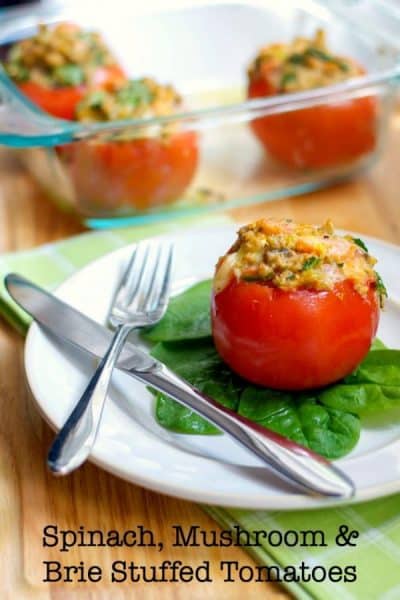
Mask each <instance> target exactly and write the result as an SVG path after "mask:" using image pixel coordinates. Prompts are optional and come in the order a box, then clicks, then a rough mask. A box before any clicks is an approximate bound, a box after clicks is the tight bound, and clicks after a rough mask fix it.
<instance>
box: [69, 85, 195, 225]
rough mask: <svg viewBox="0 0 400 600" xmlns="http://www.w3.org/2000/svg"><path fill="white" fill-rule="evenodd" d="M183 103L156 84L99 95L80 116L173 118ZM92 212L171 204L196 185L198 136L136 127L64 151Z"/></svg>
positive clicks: (84, 104) (82, 106)
mask: <svg viewBox="0 0 400 600" xmlns="http://www.w3.org/2000/svg"><path fill="white" fill-rule="evenodd" d="M181 106H182V101H181V98H180V96H179V95H178V94H177V93H176V91H175V90H174V89H173V87H172V86H169V85H160V84H158V83H157V82H156V81H154V80H153V79H150V78H144V79H136V80H131V81H127V82H125V83H124V84H123V85H121V86H119V87H117V88H115V89H114V90H108V91H106V90H96V91H93V92H91V93H89V94H87V95H86V96H85V98H84V99H83V100H82V101H81V102H80V103H79V105H78V106H77V110H76V119H77V120H79V121H82V122H106V121H119V120H124V119H143V118H152V117H163V116H169V115H173V114H174V113H176V112H177V111H179V110H180V109H181ZM58 152H59V155H60V157H61V159H62V161H63V163H64V165H65V167H66V168H67V171H68V174H69V176H70V179H71V181H72V183H73V185H74V188H75V190H76V194H77V196H78V197H79V198H80V199H81V202H82V204H84V209H85V210H86V212H88V213H90V212H91V211H96V212H97V213H98V212H99V211H100V212H101V211H103V212H104V213H105V214H107V212H115V211H119V212H120V213H121V214H124V213H129V212H132V209H134V210H138V211H146V210H149V209H152V208H154V207H158V206H163V205H167V204H170V203H171V202H173V201H174V200H176V199H178V198H179V197H180V196H181V195H182V194H183V193H184V191H185V190H186V188H187V187H188V186H189V184H190V183H191V181H192V179H193V177H194V174H195V172H196V167H197V162H198V143H197V135H196V133H194V132H192V131H184V130H182V129H181V128H180V126H179V124H178V123H171V124H165V125H160V124H155V125H154V124H153V125H149V126H143V127H141V128H140V129H138V128H135V127H131V128H128V127H127V128H126V129H125V128H124V129H122V130H121V129H120V130H118V132H117V133H116V134H113V135H112V136H109V137H108V138H107V135H105V136H101V137H100V138H98V139H94V140H88V141H86V140H85V141H80V142H76V143H73V144H70V145H68V146H64V147H61V148H59V150H58Z"/></svg>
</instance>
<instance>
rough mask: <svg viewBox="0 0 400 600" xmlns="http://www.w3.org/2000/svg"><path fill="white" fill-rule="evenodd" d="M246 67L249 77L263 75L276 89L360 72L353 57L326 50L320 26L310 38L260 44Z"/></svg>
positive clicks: (292, 88) (309, 85)
mask: <svg viewBox="0 0 400 600" xmlns="http://www.w3.org/2000/svg"><path fill="white" fill-rule="evenodd" d="M248 71H249V76H250V78H251V79H252V78H254V77H265V78H266V79H267V80H268V81H269V83H270V84H271V85H272V87H273V88H274V89H275V90H277V93H287V92H296V91H301V90H308V89H311V88H317V87H323V86H326V85H332V84H335V83H340V82H341V81H345V80H346V79H349V78H350V77H355V76H357V75H361V74H362V73H363V69H362V68H361V67H360V66H359V65H358V64H357V63H356V62H355V61H353V60H351V59H349V58H346V57H343V56H338V55H335V54H332V53H331V52H330V51H329V49H328V48H327V44H326V39H325V32H324V31H323V30H322V29H319V30H317V32H316V34H315V36H314V37H313V38H310V39H309V38H304V37H297V38H295V39H294V40H293V41H292V42H290V43H288V44H269V45H268V46H265V47H264V48H261V50H260V52H259V53H258V56H257V57H256V59H255V60H254V61H253V62H252V64H251V65H250V67H249V70H248Z"/></svg>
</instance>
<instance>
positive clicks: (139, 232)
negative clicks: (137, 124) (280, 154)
mask: <svg viewBox="0 0 400 600" xmlns="http://www.w3.org/2000/svg"><path fill="white" fill-rule="evenodd" d="M207 221H208V220H207V219H204V218H202V219H201V225H204V224H207ZM228 221H229V219H228V217H224V216H220V217H215V216H214V217H212V218H211V219H210V221H209V223H213V224H221V223H223V222H228ZM190 225H193V218H191V219H180V220H179V221H178V222H176V223H175V225H171V223H161V224H157V225H150V226H149V225H148V226H143V227H135V228H129V229H125V230H121V229H119V230H116V231H102V232H96V233H87V234H83V235H80V236H77V237H75V238H71V239H68V240H65V241H60V242H57V243H55V244H49V245H45V246H41V247H39V248H36V249H34V250H30V251H25V252H19V253H15V254H5V255H3V256H1V257H0V276H1V281H2V282H3V278H4V275H6V274H7V273H9V272H10V271H16V272H18V273H21V274H23V275H25V276H26V277H28V278H30V279H32V280H33V281H35V282H36V283H38V284H39V285H42V286H45V287H47V288H48V289H52V288H55V287H56V286H57V285H59V284H60V283H61V282H62V281H63V280H64V279H65V278H66V277H68V275H70V274H71V273H73V272H74V271H75V270H76V269H79V268H80V267H82V266H84V265H85V264H86V263H88V262H89V261H91V260H93V259H95V258H97V257H99V256H101V255H103V254H105V253H107V252H110V251H112V250H115V249H117V248H119V247H122V246H123V245H125V244H127V243H130V242H133V241H136V240H138V239H141V238H144V237H148V236H150V235H156V234H160V233H163V232H164V231H168V232H171V230H174V228H176V229H179V228H181V227H182V226H185V227H189V226H190ZM0 313H1V314H2V315H3V316H4V317H5V318H6V319H7V320H8V321H9V322H10V323H11V324H12V325H13V326H14V327H15V328H17V329H18V330H19V331H20V332H21V333H25V331H26V329H27V326H28V324H29V320H28V318H27V316H26V315H25V314H24V313H23V312H22V311H21V310H20V309H18V307H16V305H15V304H14V303H13V302H12V300H11V298H10V297H9V296H8V294H7V292H6V290H5V288H4V284H3V283H1V286H0ZM203 508H204V510H206V512H207V513H208V514H210V515H211V516H212V517H213V518H214V519H215V520H216V521H217V522H218V523H219V524H220V525H221V526H222V527H223V528H224V529H233V528H235V527H240V528H241V529H245V530H246V531H248V532H253V531H258V530H265V531H271V530H279V531H281V532H285V531H289V530H295V531H302V530H305V529H313V530H318V529H320V530H322V531H323V532H324V534H325V537H326V540H325V541H326V544H327V546H325V547H315V548H312V547H290V546H284V545H281V546H275V545H269V544H268V543H266V542H263V543H261V544H260V545H258V546H253V547H250V548H246V550H248V551H249V552H250V553H251V554H252V556H253V557H254V558H255V559H256V561H257V563H259V564H260V565H267V566H272V565H276V566H278V567H279V568H280V573H281V575H280V578H283V576H284V574H285V573H286V577H287V573H288V570H287V567H288V566H289V565H293V566H294V567H296V568H297V574H298V575H300V571H299V567H300V566H301V563H302V561H303V562H304V565H305V570H303V573H304V574H305V575H306V577H307V575H309V574H310V572H311V570H312V569H314V573H315V578H316V579H318V580H319V579H322V578H323V575H324V573H327V572H328V570H329V569H330V568H332V567H333V566H338V567H342V569H344V568H345V567H350V571H351V567H352V566H355V569H356V577H357V579H356V581H353V582H346V583H343V581H342V582H340V583H338V582H336V583H333V582H330V581H329V579H326V580H325V581H320V582H315V581H309V582H307V581H298V582H296V581H294V582H292V581H286V582H285V581H282V583H283V585H285V586H286V587H287V588H288V589H289V590H290V591H291V592H292V594H293V595H294V596H295V597H296V598H300V599H310V598H315V599H317V600H356V599H357V600H400V515H399V509H400V495H397V496H392V497H389V498H384V499H379V500H375V501H372V502H368V503H364V504H360V505H358V506H347V507H338V508H326V509H319V510H313V511H306V512H304V511H290V512H285V511H254V510H239V509H224V508H216V507H209V506H204V507H203ZM342 525H345V526H347V527H348V528H349V530H357V531H358V532H359V538H358V539H357V540H356V542H357V545H356V546H354V547H350V546H348V547H340V546H337V545H336V543H335V538H336V536H337V534H338V532H339V528H340V526H342ZM245 565H246V560H245V558H244V559H243V561H242V563H241V565H240V566H242V567H243V566H245ZM285 568H286V571H285ZM291 571H292V576H291V578H292V579H293V569H291ZM249 573H250V570H249V569H244V571H243V573H242V574H243V577H244V578H245V579H246V578H249V577H250V575H249ZM334 573H336V576H337V573H338V571H337V570H334ZM234 577H237V573H234ZM227 585H229V584H227ZM227 592H228V593H229V587H227ZM262 593H263V584H262V583H260V594H262Z"/></svg>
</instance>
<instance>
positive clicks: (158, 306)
mask: <svg viewBox="0 0 400 600" xmlns="http://www.w3.org/2000/svg"><path fill="white" fill-rule="evenodd" d="M172 257H173V246H172V243H165V242H163V243H159V242H155V241H152V242H141V243H140V244H138V245H137V246H136V248H135V250H134V252H133V254H132V257H131V259H130V261H129V264H128V267H127V269H126V271H125V273H124V275H123V277H122V280H121V282H120V284H119V287H118V289H117V292H116V294H115V296H114V301H113V303H112V306H111V309H110V314H109V317H108V321H109V324H110V325H111V326H112V327H113V328H115V334H114V336H113V338H112V341H111V343H110V346H109V348H108V350H107V352H106V354H105V355H104V357H103V359H102V360H101V362H100V364H99V366H98V367H97V369H96V371H95V373H94V375H93V377H92V379H91V380H90V382H89V384H88V386H87V387H86V389H85V391H84V393H83V395H82V397H81V399H80V400H79V402H78V403H77V405H76V406H75V408H74V410H73V411H72V413H71V415H70V416H69V418H68V419H67V421H66V422H65V424H64V426H63V427H62V429H61V430H60V431H59V433H58V435H57V436H56V438H55V440H54V442H53V444H52V446H51V448H50V451H49V454H48V458H47V463H48V466H49V468H50V469H51V471H53V472H54V473H56V474H58V475H66V474H68V473H70V472H71V471H73V470H74V469H76V468H77V467H79V466H80V465H81V464H82V463H83V462H84V461H85V460H86V458H87V457H88V456H89V454H90V451H91V449H92V447H93V444H94V442H95V440H96V436H97V432H98V430H99V425H100V421H101V415H102V412H103V408H104V403H105V399H106V396H107V391H108V387H109V384H110V380H111V375H112V372H113V369H114V365H115V364H116V361H117V359H118V357H119V355H120V352H121V350H122V348H123V345H124V343H125V341H126V338H127V336H128V335H129V333H131V331H132V330H133V329H138V328H141V327H145V326H147V325H154V324H155V323H157V321H159V320H160V319H161V318H162V316H163V315H164V313H165V310H166V308H167V304H168V298H169V288H170V280H171V267H172Z"/></svg>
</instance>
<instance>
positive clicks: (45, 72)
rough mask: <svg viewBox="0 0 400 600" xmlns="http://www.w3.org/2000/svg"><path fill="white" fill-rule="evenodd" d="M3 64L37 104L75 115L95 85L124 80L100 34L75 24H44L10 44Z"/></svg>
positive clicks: (66, 116)
mask: <svg viewBox="0 0 400 600" xmlns="http://www.w3.org/2000/svg"><path fill="white" fill-rule="evenodd" d="M4 66H5V68H6V71H7V73H8V74H9V76H10V77H11V78H12V79H13V80H14V81H15V83H16V85H17V86H18V87H19V89H20V90H21V91H22V92H23V93H24V94H25V95H26V96H28V98H29V99H30V100H31V101H32V102H33V103H34V104H36V105H37V106H39V107H40V108H41V109H42V110H44V111H46V112H48V113H50V114H51V115H53V116H54V117H59V118H61V119H70V120H72V119H73V118H74V116H75V108H76V105H77V103H78V102H79V101H80V100H82V97H83V95H84V94H85V93H86V91H87V90H88V89H89V88H90V87H100V88H107V87H110V86H111V87H112V86H114V85H115V84H116V83H118V82H120V81H122V80H124V79H125V74H124V71H123V70H122V68H121V67H120V65H118V63H117V62H116V60H115V58H114V57H113V56H112V54H111V52H110V50H109V49H108V48H107V46H106V44H105V43H104V41H103V40H102V38H101V36H100V34H98V33H96V32H92V31H84V30H82V29H81V28H80V27H78V26H77V25H75V24H73V23H59V24H58V25H56V26H55V27H48V26H47V25H40V26H39V30H38V32H37V34H36V35H34V36H33V37H30V38H27V39H24V40H21V41H19V42H16V43H15V44H14V45H13V46H12V47H11V48H10V50H9V52H8V56H7V60H6V62H5V65H4Z"/></svg>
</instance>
